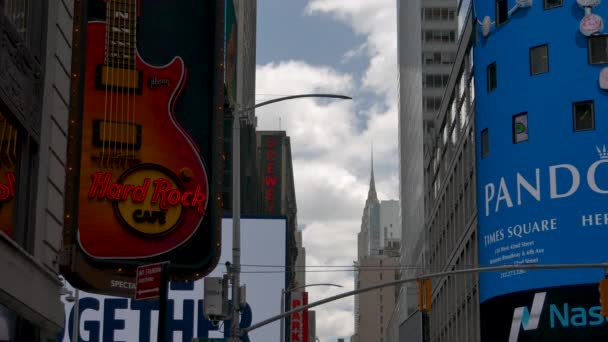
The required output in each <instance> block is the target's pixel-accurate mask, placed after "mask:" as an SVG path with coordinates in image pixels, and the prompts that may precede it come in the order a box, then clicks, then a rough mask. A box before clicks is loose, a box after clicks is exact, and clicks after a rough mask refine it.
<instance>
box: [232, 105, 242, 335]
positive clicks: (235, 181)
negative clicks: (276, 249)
mask: <svg viewBox="0 0 608 342" xmlns="http://www.w3.org/2000/svg"><path fill="white" fill-rule="evenodd" d="M240 114H241V113H240V108H239V107H237V108H236V109H235V110H234V112H233V113H232V318H231V325H230V327H231V329H230V330H231V331H230V341H232V342H237V341H239V340H240V338H239V336H240V333H239V303H240V300H239V287H240V283H239V282H240V279H239V276H240V271H241V115H240Z"/></svg>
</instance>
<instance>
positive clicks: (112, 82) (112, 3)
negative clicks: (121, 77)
mask: <svg viewBox="0 0 608 342" xmlns="http://www.w3.org/2000/svg"><path fill="white" fill-rule="evenodd" d="M108 4H109V5H110V6H111V10H110V18H108V21H109V22H111V27H112V39H111V42H112V53H111V56H110V58H111V60H112V62H111V67H110V74H111V77H110V79H111V80H110V123H109V130H110V137H109V142H108V145H111V146H112V147H111V150H110V151H111V153H110V156H109V158H108V162H109V163H110V165H112V164H113V159H114V157H115V155H116V140H117V139H116V137H114V133H117V132H115V130H116V127H114V122H115V119H114V114H115V113H116V108H115V107H116V103H115V102H118V99H115V97H118V96H115V94H114V92H115V91H116V90H117V89H115V78H114V77H115V76H116V75H115V73H116V64H117V63H116V60H117V56H118V53H117V52H116V22H115V20H114V19H113V18H112V13H115V11H116V4H115V1H114V0H111V1H109V2H108Z"/></svg>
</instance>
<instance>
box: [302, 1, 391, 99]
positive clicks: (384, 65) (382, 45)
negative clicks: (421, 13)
mask: <svg viewBox="0 0 608 342" xmlns="http://www.w3.org/2000/svg"><path fill="white" fill-rule="evenodd" d="M396 6H397V5H396V2H395V0H374V1H370V0H311V1H310V2H309V3H308V6H307V12H308V14H310V15H312V14H317V13H321V14H328V15H331V16H333V17H334V18H336V19H338V20H341V21H343V22H345V23H346V24H348V25H349V26H351V27H352V29H353V31H354V32H356V33H357V34H360V35H364V36H365V37H366V41H367V44H366V46H367V50H368V55H369V57H370V64H369V67H368V69H367V71H366V73H365V76H364V79H363V81H364V82H363V85H364V86H365V88H366V89H368V90H371V91H374V92H376V93H377V94H381V95H384V96H387V97H388V100H389V101H392V102H395V101H394V100H395V99H396V98H397V87H396V85H397V77H396V76H397V38H396V37H397V34H396V32H397V17H396V12H397V11H396Z"/></svg>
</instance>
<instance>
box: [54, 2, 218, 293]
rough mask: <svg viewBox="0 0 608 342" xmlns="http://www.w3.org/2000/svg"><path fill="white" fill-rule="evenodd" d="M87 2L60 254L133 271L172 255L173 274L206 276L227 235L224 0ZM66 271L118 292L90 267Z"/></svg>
mask: <svg viewBox="0 0 608 342" xmlns="http://www.w3.org/2000/svg"><path fill="white" fill-rule="evenodd" d="M81 4H82V2H77V4H76V6H77V8H76V12H77V14H79V15H78V16H76V18H75V26H76V27H75V29H74V34H75V36H74V37H75V48H74V57H73V60H74V65H73V70H74V72H73V74H74V79H73V84H72V93H73V95H75V96H72V105H71V112H70V126H69V133H68V146H69V147H68V168H67V181H66V205H65V210H66V216H65V231H64V246H66V247H67V248H68V250H67V253H66V254H67V256H66V257H67V259H71V260H68V261H66V262H64V264H72V265H74V264H75V263H74V262H72V260H74V259H78V260H80V261H81V262H84V263H87V264H89V265H90V266H91V268H93V269H97V270H99V271H100V272H102V273H104V272H105V273H107V272H109V271H112V272H116V271H117V270H118V269H120V270H121V272H118V273H120V274H121V275H122V276H124V277H126V278H131V279H132V277H133V276H134V269H135V267H137V265H139V264H142V263H149V262H156V261H164V260H171V266H170V267H171V268H170V273H171V274H172V277H173V279H194V278H200V277H202V276H203V275H205V274H206V273H208V272H210V271H211V270H212V269H213V268H214V267H215V265H216V263H217V258H218V254H219V245H220V208H219V204H218V202H217V199H218V198H219V191H220V189H219V182H220V178H221V167H222V163H221V162H219V160H220V149H221V146H222V135H221V134H222V132H223V131H222V129H221V127H222V124H223V114H222V105H223V70H222V64H223V63H222V62H223V35H224V27H223V20H224V1H220V0H217V1H204V2H201V1H195V0H186V1H179V2H177V3H175V4H174V3H171V4H169V3H167V2H166V1H162V0H147V1H137V0H120V1H118V0H107V1H106V0H90V1H88V2H85V4H86V5H85V6H81ZM158 18H162V20H159V19H158ZM167 27H171V29H170V30H168V29H167ZM81 32H82V34H81ZM79 48H80V49H79ZM64 272H65V273H67V274H66V276H67V277H68V278H69V279H70V280H72V281H73V283H74V284H76V285H77V286H79V287H82V288H85V289H90V290H97V291H100V292H103V293H107V294H119V293H117V292H113V290H111V289H108V288H106V287H105V286H104V285H103V284H93V283H92V282H91V279H95V278H96V277H95V276H94V275H92V274H83V273H82V272H80V270H79V269H77V268H74V267H71V268H67V267H64Z"/></svg>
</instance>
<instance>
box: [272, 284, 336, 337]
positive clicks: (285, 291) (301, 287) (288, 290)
mask: <svg viewBox="0 0 608 342" xmlns="http://www.w3.org/2000/svg"><path fill="white" fill-rule="evenodd" d="M310 286H335V287H342V285H338V284H331V283H320V284H309V285H303V286H298V287H292V288H290V289H287V290H285V289H281V315H282V314H284V313H285V294H286V293H288V292H292V291H295V290H299V289H303V288H305V287H310ZM279 341H280V342H285V317H283V318H281V339H280V340H279Z"/></svg>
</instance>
